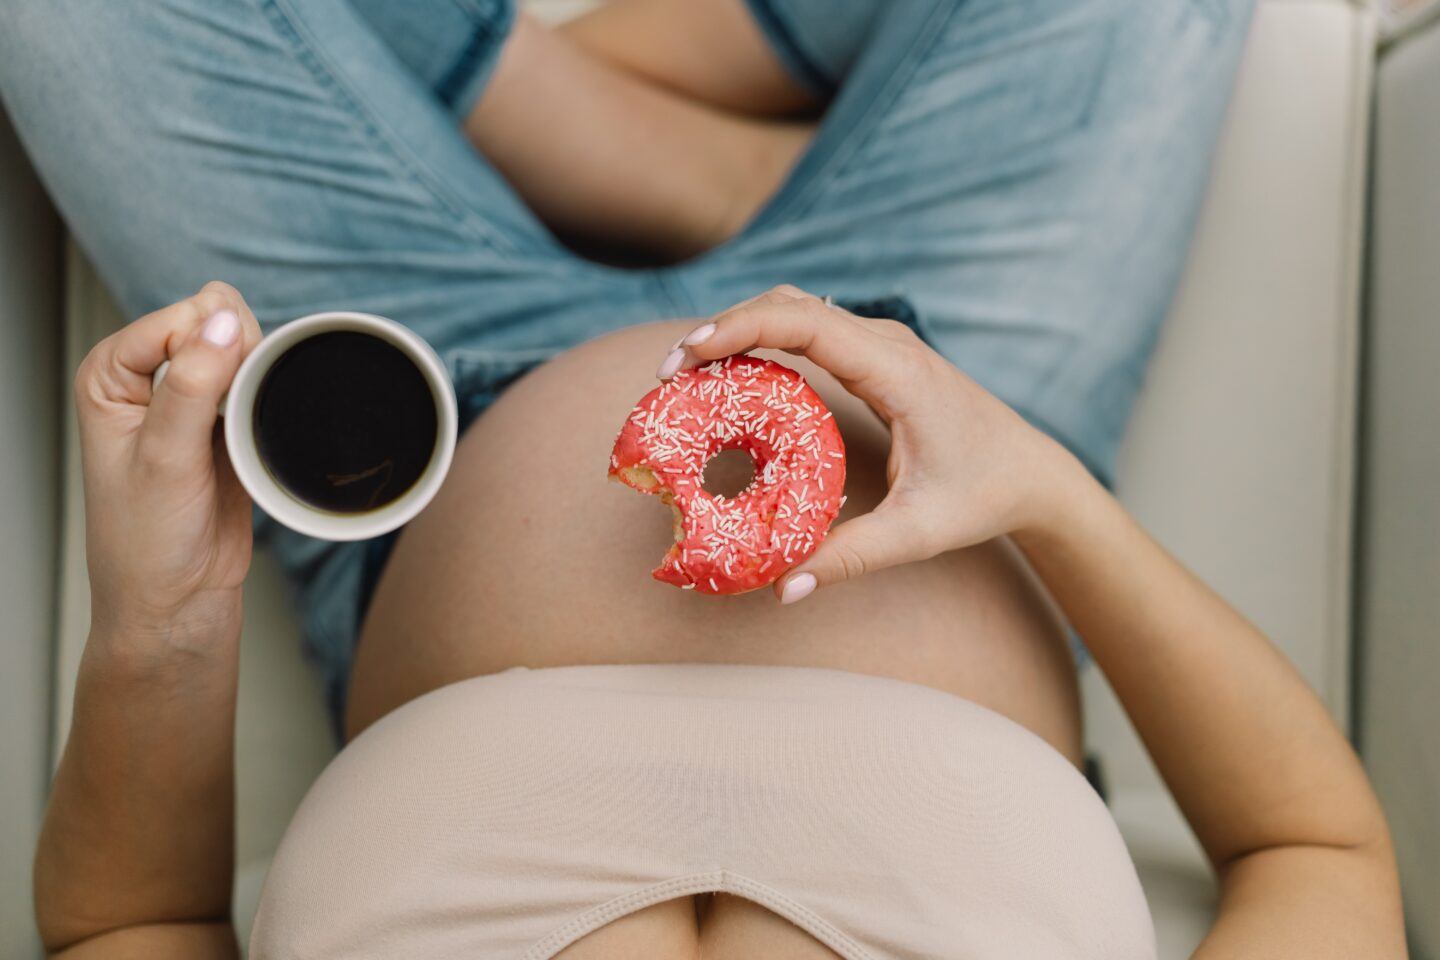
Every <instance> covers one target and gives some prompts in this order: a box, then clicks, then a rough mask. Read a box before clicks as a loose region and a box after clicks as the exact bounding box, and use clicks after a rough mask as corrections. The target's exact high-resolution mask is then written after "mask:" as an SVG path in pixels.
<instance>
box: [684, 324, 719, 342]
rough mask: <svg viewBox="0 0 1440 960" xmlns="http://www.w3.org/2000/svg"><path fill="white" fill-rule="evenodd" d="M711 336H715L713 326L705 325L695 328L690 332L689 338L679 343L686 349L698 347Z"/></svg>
mask: <svg viewBox="0 0 1440 960" xmlns="http://www.w3.org/2000/svg"><path fill="white" fill-rule="evenodd" d="M713 336H715V324H713V323H707V324H705V325H704V326H703V327H696V328H695V329H694V330H691V331H690V334H689V336H687V337H686V338H685V339H684V340H682V341H680V342H681V343H683V344H685V346H687V347H698V346H699V345H700V344H702V343H704V342H705V341H706V340H709V339H710V338H711V337H713Z"/></svg>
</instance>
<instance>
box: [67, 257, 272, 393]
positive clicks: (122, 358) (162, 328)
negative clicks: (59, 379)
mask: <svg viewBox="0 0 1440 960" xmlns="http://www.w3.org/2000/svg"><path fill="white" fill-rule="evenodd" d="M225 309H229V310H232V311H234V312H235V314H236V315H237V316H238V317H239V318H240V321H241V342H242V344H243V345H244V348H245V351H246V352H248V351H249V349H250V348H251V347H253V346H254V345H255V344H257V343H259V342H260V336H261V333H260V325H259V324H258V323H256V322H255V315H254V314H253V313H251V311H250V307H249V306H248V305H247V304H246V303H245V299H244V298H243V297H241V296H240V293H239V292H238V291H237V290H236V289H235V288H234V287H232V286H230V285H229V284H225V283H220V282H218V281H217V282H212V283H207V284H206V285H205V286H204V287H203V288H201V289H200V290H199V291H198V292H197V293H195V294H194V295H193V296H190V297H187V298H185V299H184V300H181V301H180V302H178V303H175V304H172V305H171V306H168V307H165V308H164V309H161V310H156V311H155V312H154V313H150V314H147V315H146V316H144V317H141V318H140V319H139V320H136V321H135V322H134V323H131V324H128V325H127V326H125V327H124V328H123V329H122V330H119V331H117V332H116V333H114V334H111V335H110V336H108V337H106V338H105V339H104V340H102V341H100V343H99V344H97V345H96V346H95V348H94V349H93V350H91V351H90V355H89V356H88V357H86V359H85V363H84V364H82V365H81V369H80V371H79V373H77V375H76V380H75V382H76V392H77V395H78V396H79V398H80V399H82V400H113V401H118V402H122V403H137V404H144V403H148V402H149V400H150V393H151V389H150V386H151V385H150V378H151V376H152V375H153V374H154V372H155V370H156V369H157V368H158V367H159V366H160V364H162V363H164V362H165V361H166V360H167V359H168V358H169V357H171V356H173V355H174V354H175V353H176V351H178V349H179V347H180V345H181V344H182V343H184V342H185V340H186V339H187V338H188V337H189V336H190V335H191V334H192V333H193V332H194V330H195V329H196V328H197V327H198V326H199V325H200V323H201V322H202V321H204V320H205V318H207V317H209V316H212V315H213V314H216V313H218V312H220V311H221V310H225Z"/></svg>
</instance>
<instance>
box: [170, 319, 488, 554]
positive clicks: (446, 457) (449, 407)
mask: <svg viewBox="0 0 1440 960" xmlns="http://www.w3.org/2000/svg"><path fill="white" fill-rule="evenodd" d="M340 331H352V332H357V333H365V334H369V335H370V336H372V337H378V338H379V339H381V340H384V341H385V342H386V343H388V344H390V345H391V346H393V347H395V348H396V349H398V350H399V351H400V352H401V353H403V354H404V355H405V356H406V357H407V358H408V359H409V360H410V362H411V363H413V364H415V367H416V368H417V369H418V370H419V371H420V373H421V374H422V375H423V376H424V378H425V383H426V385H427V386H428V387H429V388H430V396H431V398H432V399H433V400H434V401H435V427H436V430H435V449H434V450H433V451H432V452H431V454H430V461H429V463H428V464H426V466H425V470H424V471H423V472H422V473H421V474H420V477H419V479H417V480H416V481H415V482H414V483H413V484H411V486H410V489H408V490H406V491H405V492H404V493H403V494H401V495H400V496H399V497H397V498H396V499H394V500H392V501H390V502H389V503H387V504H385V505H384V506H382V507H378V508H376V509H374V510H368V511H366V512H364V513H335V512H332V511H329V510H325V509H323V508H320V507H317V506H314V505H312V504H310V503H306V502H305V501H303V500H300V499H299V498H297V497H296V496H294V495H293V494H292V493H291V492H290V491H289V490H288V489H287V488H286V487H285V486H284V484H282V483H280V482H279V481H278V480H276V479H275V477H274V475H272V474H271V472H270V470H269V469H268V468H267V467H266V466H265V463H264V461H263V460H262V459H261V458H260V451H259V449H258V447H257V445H256V440H255V398H256V394H257V392H258V391H259V389H260V383H261V381H263V380H264V379H265V374H266V373H267V372H269V370H270V368H271V367H273V366H274V365H275V362H276V361H277V360H279V359H280V358H281V357H283V356H284V355H285V354H286V353H287V352H288V351H289V350H290V349H291V348H292V347H294V346H295V345H296V344H298V343H300V342H301V341H302V340H307V339H309V338H310V337H313V336H317V335H318V334H322V333H335V332H340ZM168 366H169V364H168V362H167V363H165V364H162V365H161V367H160V369H158V370H156V371H155V377H154V382H155V383H156V384H158V383H159V382H160V380H161V379H163V378H164V376H165V370H166V368H168ZM220 412H221V414H222V415H223V416H224V418H225V447H226V450H227V451H228V452H229V454H230V463H231V464H232V465H233V466H234V467H235V475H236V476H237V477H239V478H240V483H241V485H242V486H244V487H245V490H246V491H247V492H248V493H249V494H250V497H251V499H253V500H254V501H255V502H256V503H257V504H259V505H260V508H261V509H262V510H264V511H265V512H266V513H268V514H269V515H270V516H272V517H274V518H275V519H276V520H278V521H279V522H280V523H283V524H284V525H285V526H287V527H289V528H291V529H292V530H297V531H299V532H300V533H303V534H307V535H309V536H312V537H319V538H320V539H322V540H366V539H369V538H370V537H378V536H380V535H381V534H383V533H389V532H390V531H391V530H395V529H397V528H398V527H401V526H404V525H405V524H406V523H407V522H409V521H410V520H411V519H412V518H413V517H414V516H415V515H416V514H417V513H419V512H420V511H421V510H423V509H424V508H425V505H426V504H428V503H429V502H430V500H431V498H432V497H434V496H435V493H436V492H437V491H438V490H439V489H440V484H441V483H442V482H444V480H445V474H446V473H447V472H448V471H449V470H450V461H451V459H452V458H453V457H454V455H455V436H456V432H457V428H458V424H459V415H458V412H457V410H456V404H455V390H454V387H453V386H451V383H450V375H449V373H447V372H446V370H445V365H444V364H443V363H442V362H441V361H440V358H439V357H438V356H436V354H435V351H434V350H432V349H431V348H430V345H429V344H428V343H426V342H425V341H424V340H423V339H421V338H420V337H419V336H417V335H416V334H415V333H413V332H412V331H410V330H409V329H407V328H406V327H403V326H401V325H400V324H398V323H396V322H395V321H394V320H387V319H385V318H384V317H377V316H373V315H372V314H368V313H348V312H334V313H316V314H312V315H311V316H308V317H302V318H300V319H299V320H292V321H291V322H289V323H287V324H285V325H284V326H281V327H277V328H276V329H275V330H273V331H272V332H271V333H270V334H269V335H268V336H266V337H265V339H263V340H261V341H260V343H259V344H258V345H257V346H256V347H255V349H254V350H251V351H250V355H249V356H247V357H246V358H245V361H244V362H243V363H242V364H240V369H239V371H238V372H236V374H235V379H234V381H233V382H232V383H231V384H230V392H229V393H228V394H226V396H225V399H224V401H223V402H222V403H221V408H220Z"/></svg>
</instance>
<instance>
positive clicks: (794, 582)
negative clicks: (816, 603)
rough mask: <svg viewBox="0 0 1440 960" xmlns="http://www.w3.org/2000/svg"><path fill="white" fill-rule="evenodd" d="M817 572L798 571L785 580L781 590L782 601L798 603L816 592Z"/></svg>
mask: <svg viewBox="0 0 1440 960" xmlns="http://www.w3.org/2000/svg"><path fill="white" fill-rule="evenodd" d="M815 584H816V581H815V574H813V573H797V574H795V575H794V576H793V577H791V578H790V579H789V580H786V581H785V586H784V588H783V589H781V591H780V602H781V603H797V602H799V601H801V600H804V599H805V598H806V597H808V596H810V594H812V593H814V592H815Z"/></svg>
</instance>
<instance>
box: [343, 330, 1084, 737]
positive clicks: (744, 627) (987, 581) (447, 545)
mask: <svg viewBox="0 0 1440 960" xmlns="http://www.w3.org/2000/svg"><path fill="white" fill-rule="evenodd" d="M688 328H689V324H686V323H666V324H655V325H651V326H647V327H638V328H633V329H630V330H625V331H621V332H619V333H615V334H611V335H609V336H606V337H603V338H600V339H598V340H596V341H593V342H591V343H589V344H586V345H584V346H582V347H579V348H577V349H575V350H572V351H570V352H569V353H567V354H565V355H563V356H561V357H559V358H557V359H556V360H554V361H552V362H551V363H549V364H546V365H545V366H543V367H541V368H539V369H538V370H536V371H534V372H533V373H532V374H530V375H529V376H528V377H526V378H525V379H523V380H522V381H521V382H519V383H518V384H516V385H515V386H514V387H512V388H511V389H510V390H509V391H508V392H507V393H506V394H505V395H504V396H503V397H502V398H501V399H500V400H499V402H497V403H496V404H495V405H494V406H493V407H492V408H491V409H490V410H489V411H488V412H487V413H486V414H485V415H484V416H482V417H481V418H480V419H479V420H478V421H477V422H476V423H475V424H474V426H472V427H471V428H470V430H469V431H468V432H467V433H466V435H465V436H464V437H463V438H462V440H461V443H460V446H459V449H458V450H457V453H456V458H455V463H454V467H453V469H452V471H451V474H450V476H449V478H448V479H447V481H446V485H445V487H444V489H443V490H442V491H441V492H440V494H439V495H438V496H437V498H436V499H435V501H434V502H433V503H432V504H431V506H430V507H429V508H428V509H427V510H426V512H425V513H424V514H422V515H421V516H420V517H419V518H418V519H417V520H416V521H415V522H413V523H412V524H411V525H410V526H409V527H408V528H407V530H406V531H405V533H404V535H403V536H402V537H401V538H400V540H399V542H398V544H397V545H396V548H395V551H394V553H393V555H392V557H391V560H390V562H389V564H388V565H387V568H386V570H385V573H384V575H383V576H382V577H381V581H380V584H379V586H378V588H377V590H376V594H375V598H374V601H373V603H372V605H371V608H370V613H369V616H368V619H367V622H366V624H365V628H364V631H363V633H362V637H361V641H360V647H359V650H358V654H357V658H356V664H355V671H354V674H353V677H352V682H351V696H350V712H349V717H348V718H347V723H348V726H349V729H350V731H351V733H352V734H353V733H355V732H358V731H359V730H360V729H362V728H364V727H365V726H367V725H369V724H370V723H372V722H374V721H375V720H376V719H378V718H379V717H381V716H383V715H384V714H386V713H388V712H389V711H391V710H393V709H394V708H396V707H397V706H400V705H401V704H403V703H405V702H407V701H409V700H411V699H413V698H415V697H417V696H419V695H421V694H423V693H426V692H428V691H430V690H433V689H436V688H438V687H441V686H444V685H446V684H449V683H452V682H455V681H457V680H462V679H466V678H468V677H473V676H480V675H484V674H490V673H495V672H498V671H501V670H505V669H507V668H509V667H514V666H528V667H547V666H564V665H569V664H600V663H662V662H701V663H741V664H768V665H784V666H818V667H829V668H834V669H841V670H849V671H852V672H856V673H866V674H874V675H878V676H884V677H891V678H894V679H899V680H906V681H910V682H913V683H920V684H925V685H928V686H932V687H935V688H938V689H941V690H945V691H947V692H950V693H953V694H955V695H957V696H960V697H964V698H965V699H968V700H972V701H975V702H978V703H980V704H982V705H984V706H987V707H989V708H991V709H993V710H995V711H997V712H999V713H1001V714H1003V715H1005V716H1008V717H1010V718H1011V719H1013V720H1015V721H1017V722H1018V723H1020V724H1022V725H1023V726H1026V727H1028V728H1030V729H1031V730H1033V731H1034V732H1036V733H1037V734H1039V735H1040V736H1041V737H1043V738H1044V739H1046V740H1047V741H1049V742H1050V743H1051V744H1052V745H1053V746H1055V747H1056V748H1057V749H1059V750H1060V751H1061V752H1062V753H1064V754H1065V755H1066V756H1068V757H1071V758H1072V759H1073V758H1075V757H1077V756H1078V754H1079V722H1078V706H1077V700H1078V698H1077V694H1076V690H1075V681H1074V671H1073V666H1072V664H1071V662H1070V659H1069V655H1068V653H1067V652H1066V649H1065V643H1064V632H1063V629H1062V626H1061V624H1060V623H1059V621H1058V620H1057V618H1056V616H1055V614H1054V612H1053V609H1052V607H1051V605H1050V604H1049V602H1048V600H1047V598H1046V597H1045V596H1044V594H1043V591H1041V590H1040V589H1039V588H1038V587H1037V586H1036V584H1035V582H1034V580H1033V578H1032V576H1031V575H1030V574H1029V571H1028V569H1027V568H1026V567H1025V565H1024V564H1023V562H1022V561H1020V560H1019V559H1018V557H1017V555H1016V554H1015V552H1014V551H1013V549H1012V548H1011V547H1010V546H1009V545H1008V544H1005V543H1003V542H994V543H990V544H985V545H981V546H979V547H975V548H972V549H968V550H963V551H955V552H951V553H946V554H943V555H941V556H939V557H936V558H934V559H931V560H928V561H925V562H923V563H914V564H909V565H906V566H902V567H897V568H893V569H890V570H884V571H878V572H875V573H872V574H869V575H866V576H863V577H860V578H858V579H855V580H852V581H850V582H848V583H845V584H842V585H838V586H834V587H830V588H827V589H825V590H821V591H819V592H817V593H816V594H815V595H814V596H812V597H810V598H808V599H806V600H805V601H804V602H803V603H799V604H795V605H793V606H787V607H781V606H779V605H778V604H777V603H776V601H775V598H774V596H773V595H772V594H771V593H770V591H768V590H761V591H756V592H754V593H751V594H745V595H741V596H737V597H706V596H697V595H696V594H695V593H694V592H693V591H681V590H678V589H676V588H674V587H672V586H668V585H665V584H661V583H657V582H655V581H654V580H652V579H651V578H650V571H651V569H653V568H654V566H655V564H656V563H657V562H658V561H659V559H660V557H661V555H662V554H663V553H664V552H665V550H666V549H667V548H668V546H669V544H670V541H671V537H672V532H671V518H670V511H669V510H668V509H667V508H666V507H664V506H663V505H662V504H661V503H659V502H658V501H657V500H656V499H654V498H652V497H645V496H641V495H639V494H637V493H635V492H634V491H631V490H628V489H626V488H624V487H622V486H620V485H618V484H615V483H611V482H608V481H607V479H606V467H607V463H608V457H609V452H610V445H611V443H612V442H613V440H614V437H615V433H616V431H617V430H618V429H619V426H620V424H621V422H622V420H623V419H624V417H625V415H626V413H627V412H628V411H629V410H630V408H631V406H632V405H633V404H634V402H635V401H636V399H638V398H639V397H640V396H641V395H642V394H643V393H644V392H645V391H647V390H649V389H650V388H651V387H653V386H654V384H655V380H654V368H655V364H656V362H657V359H658V358H659V357H660V356H662V355H663V353H664V351H665V350H666V348H667V347H668V346H669V345H670V344H671V343H672V342H673V341H674V340H675V339H676V338H677V337H679V336H680V335H681V334H683V333H684V332H685V331H686V330H687V329H688ZM776 358H777V359H780V360H781V361H782V362H785V363H787V364H790V365H792V366H795V367H797V368H798V369H800V370H801V372H802V373H804V374H805V376H806V377H807V378H809V379H810V381H811V383H812V385H813V386H814V387H815V389H816V390H817V391H818V392H819V394H820V395H821V397H822V398H823V399H824V400H825V401H826V403H827V404H829V405H830V407H831V409H832V411H833V412H834V413H835V418H836V422H837V423H839V425H840V428H841V431H842V433H843V434H844V438H845V443H846V447H847V450H848V453H849V464H848V480H847V487H846V493H847V494H848V496H849V499H848V501H847V504H846V510H845V512H844V513H842V515H841V517H840V520H841V521H842V522H843V521H844V520H845V519H847V518H848V517H849V516H853V515H855V514H857V513H861V512H864V511H867V510H869V509H871V508H872V507H873V506H874V505H875V504H876V503H877V502H879V500H880V498H881V497H882V496H883V495H884V492H885V462H886V455H887V452H888V446H889V438H888V434H887V432H886V430H885V428H884V426H883V425H882V424H881V423H880V422H879V421H878V420H877V419H876V418H875V417H874V415H873V414H872V413H870V411H869V410H868V409H867V408H865V406H864V405H863V404H861V403H859V402H858V401H856V400H854V399H853V398H852V397H850V396H849V395H848V394H847V393H845V391H844V390H843V389H842V388H841V387H840V386H839V385H838V384H837V383H836V382H835V381H834V380H833V379H832V378H830V377H829V376H828V375H826V374H824V373H823V372H822V371H819V370H817V369H816V368H814V367H813V366H810V365H808V364H806V363H805V362H804V361H801V360H799V359H797V358H794V357H784V356H779V355H777V357H776Z"/></svg>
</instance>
